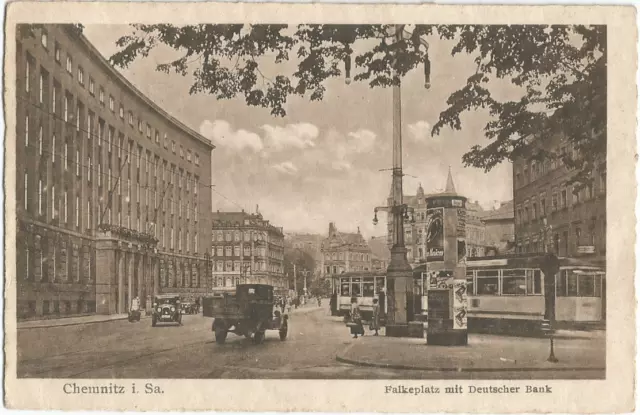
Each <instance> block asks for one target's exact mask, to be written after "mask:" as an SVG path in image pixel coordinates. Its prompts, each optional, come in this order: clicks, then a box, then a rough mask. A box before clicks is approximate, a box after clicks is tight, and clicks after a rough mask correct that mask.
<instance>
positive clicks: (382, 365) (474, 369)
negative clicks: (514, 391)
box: [336, 356, 606, 372]
mask: <svg viewBox="0 0 640 415" xmlns="http://www.w3.org/2000/svg"><path fill="white" fill-rule="evenodd" d="M336 361H338V362H340V363H346V364H350V365H353V366H362V367H375V368H380V369H395V370H421V371H425V372H552V371H570V372H575V371H580V372H586V371H590V370H606V368H603V367H583V366H582V367H518V368H496V367H490V368H480V367H420V366H407V365H395V364H391V363H371V362H364V361H361V360H353V359H347V358H345V357H341V356H336Z"/></svg>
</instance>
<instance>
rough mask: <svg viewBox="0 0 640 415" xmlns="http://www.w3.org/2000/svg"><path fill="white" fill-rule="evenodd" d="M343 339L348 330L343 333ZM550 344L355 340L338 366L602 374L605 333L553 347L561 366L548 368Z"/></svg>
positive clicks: (485, 339)
mask: <svg viewBox="0 0 640 415" xmlns="http://www.w3.org/2000/svg"><path fill="white" fill-rule="evenodd" d="M345 335H348V334H347V330H346V329H345ZM549 343H550V342H549V340H548V339H538V338H521V337H507V336H496V335H484V334H470V335H469V344H468V346H452V347H447V346H429V345H427V344H426V340H425V339H414V338H398V337H384V336H383V335H382V333H380V336H377V337H374V336H372V335H370V332H369V331H367V335H366V336H364V337H359V338H358V339H351V344H350V345H349V346H347V347H346V348H345V349H344V350H343V351H342V352H341V353H339V354H338V355H337V356H336V360H337V361H339V362H342V363H349V364H353V365H358V366H369V367H381V368H387V369H406V370H427V371H441V372H448V371H456V372H485V371H486V372H496V371H551V370H574V371H575V370H604V368H605V366H606V364H605V363H606V356H605V345H606V338H605V334H604V332H599V333H594V334H593V335H592V336H591V337H590V338H579V337H573V336H571V337H568V338H565V339H557V340H556V341H555V344H554V346H555V347H554V349H555V356H556V357H557V358H558V360H559V362H558V363H550V362H547V358H548V357H549Z"/></svg>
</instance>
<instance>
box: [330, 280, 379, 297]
mask: <svg viewBox="0 0 640 415" xmlns="http://www.w3.org/2000/svg"><path fill="white" fill-rule="evenodd" d="M384 284H385V277H364V278H356V277H350V278H340V296H341V297H374V296H377V295H379V294H380V293H382V292H384Z"/></svg>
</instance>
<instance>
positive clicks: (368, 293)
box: [334, 271, 387, 320]
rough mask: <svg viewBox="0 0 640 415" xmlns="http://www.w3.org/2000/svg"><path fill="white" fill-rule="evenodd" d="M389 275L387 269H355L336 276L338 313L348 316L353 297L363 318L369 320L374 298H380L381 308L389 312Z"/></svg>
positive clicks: (384, 311)
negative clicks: (387, 288)
mask: <svg viewBox="0 0 640 415" xmlns="http://www.w3.org/2000/svg"><path fill="white" fill-rule="evenodd" d="M386 286H387V276H386V272H385V271H353V272H345V273H342V274H340V275H336V276H335V277H334V289H335V290H336V292H337V308H338V315H340V316H346V315H348V314H349V313H350V310H351V298H353V297H356V299H357V301H358V306H359V307H360V312H361V314H362V318H363V319H365V320H369V319H370V318H371V316H372V314H373V299H374V298H377V299H378V304H379V305H380V310H381V311H382V313H383V314H386V313H387V301H386V297H385V292H386Z"/></svg>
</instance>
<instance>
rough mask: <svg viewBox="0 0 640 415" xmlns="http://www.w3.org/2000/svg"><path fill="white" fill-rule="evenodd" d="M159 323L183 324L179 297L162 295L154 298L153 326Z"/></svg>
mask: <svg viewBox="0 0 640 415" xmlns="http://www.w3.org/2000/svg"><path fill="white" fill-rule="evenodd" d="M157 323H178V324H182V306H181V305H180V296H179V295H177V294H160V295H157V296H156V297H155V298H154V300H153V313H152V314H151V326H153V327H155V326H156V324H157Z"/></svg>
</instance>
